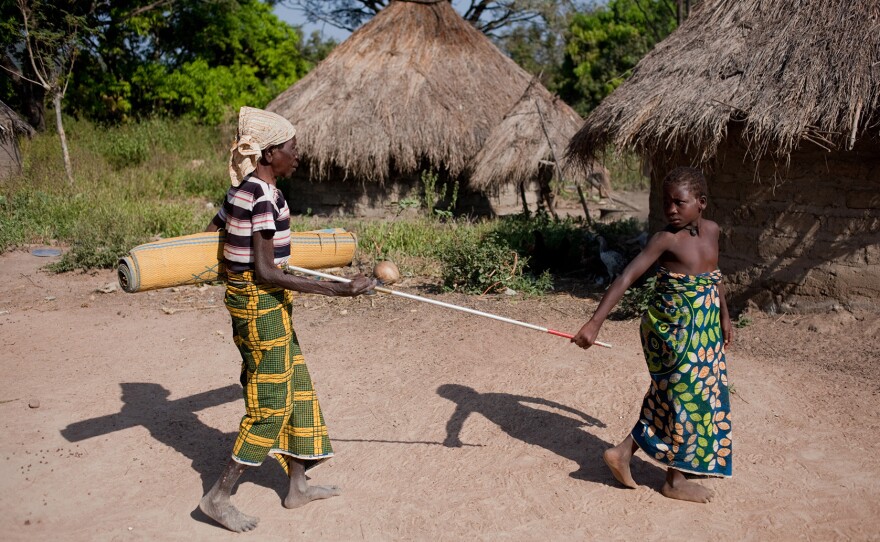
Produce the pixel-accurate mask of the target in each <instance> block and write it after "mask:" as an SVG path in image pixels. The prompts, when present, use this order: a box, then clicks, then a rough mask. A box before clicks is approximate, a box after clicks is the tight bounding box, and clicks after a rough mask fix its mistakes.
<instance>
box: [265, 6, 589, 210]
mask: <svg viewBox="0 0 880 542" xmlns="http://www.w3.org/2000/svg"><path fill="white" fill-rule="evenodd" d="M531 80H532V76H531V75H530V74H529V73H527V72H526V71H525V70H523V69H522V68H520V67H519V66H518V65H517V64H516V63H515V62H514V61H513V60H511V59H510V58H509V57H507V56H506V55H504V54H503V53H502V52H501V51H500V50H499V49H498V48H497V47H496V46H495V45H494V44H493V43H492V42H491V41H490V40H489V39H488V38H487V37H486V36H485V35H484V34H483V33H481V32H480V31H478V30H477V29H475V28H474V27H473V26H472V25H471V24H469V23H468V22H467V21H465V20H464V19H463V18H462V17H461V16H460V15H459V14H458V13H456V11H455V10H454V9H453V8H452V5H451V4H450V3H449V2H448V1H447V0H418V1H414V0H394V1H392V2H390V3H389V5H388V6H387V7H386V8H384V9H383V10H382V11H380V12H379V13H378V14H377V15H376V16H375V17H373V19H372V20H370V21H369V22H368V23H366V24H365V25H364V26H362V27H361V28H359V29H358V30H357V31H355V32H354V33H353V34H352V35H351V36H350V37H349V38H348V39H347V40H345V41H344V42H343V43H341V44H340V45H338V46H337V47H336V48H335V49H334V50H333V51H332V52H331V53H330V55H328V56H327V58H325V59H324V61H323V62H321V63H320V64H319V65H318V66H316V67H315V69H313V70H312V71H311V72H310V73H309V74H308V75H306V76H305V77H304V78H303V79H301V80H300V81H298V82H297V83H296V84H295V85H293V86H291V87H290V88H288V89H287V90H285V91H284V92H282V93H281V94H280V95H279V96H278V97H277V98H275V99H274V100H272V102H270V103H269V104H268V106H267V109H269V110H271V111H274V112H276V113H279V114H281V115H283V116H284V117H286V118H288V119H289V120H290V121H291V122H293V124H294V125H295V126H296V127H297V133H298V136H297V142H298V145H299V149H300V154H301V155H302V167H301V169H300V171H298V173H297V177H296V178H295V179H294V183H295V185H296V188H295V189H294V190H295V191H296V193H297V196H298V197H297V201H296V202H295V203H294V206H293V207H292V210H294V212H296V211H297V210H304V208H308V209H309V210H311V211H312V212H316V213H319V214H329V213H332V212H337V211H338V212H345V213H355V214H362V215H363V214H368V215H369V214H374V215H382V214H383V213H385V212H386V211H387V210H388V209H389V208H390V207H391V206H392V204H394V203H397V201H400V200H403V199H405V198H409V199H411V198H412V197H414V196H413V195H414V194H415V195H417V191H418V188H419V177H418V176H419V174H420V173H421V172H422V171H425V170H434V171H436V172H438V173H439V174H440V177H441V182H453V181H457V182H459V184H460V187H461V189H462V192H460V193H459V199H458V203H459V206H458V207H457V209H458V210H459V211H465V212H476V213H484V212H489V213H496V214H503V213H505V212H518V211H519V210H521V209H522V207H523V204H522V202H521V198H520V194H525V193H526V191H529V193H528V194H526V196H527V199H528V200H529V201H527V202H526V203H535V202H537V201H538V199H539V195H538V191H539V190H538V188H537V187H538V182H539V178H538V176H537V175H535V176H534V177H533V178H532V179H531V184H530V185H529V186H528V187H526V189H527V190H523V191H520V190H519V188H520V186H517V185H515V184H514V182H511V181H512V179H508V178H505V177H504V176H503V174H502V173H497V174H495V175H494V176H493V175H491V174H486V175H483V176H481V179H482V181H481V183H485V184H480V185H478V186H479V187H481V188H482V187H492V190H491V191H492V194H485V193H482V192H480V191H479V190H477V189H476V188H475V187H474V185H471V184H469V182H468V181H469V176H470V169H471V168H472V167H473V166H474V165H475V164H476V163H475V162H474V161H473V158H474V156H475V155H476V154H477V153H478V152H479V151H480V149H481V148H483V146H484V144H485V143H486V141H487V139H488V138H490V133H492V130H493V129H495V128H496V127H497V126H498V125H499V123H501V122H502V120H503V119H504V118H505V115H507V114H508V113H510V112H511V108H513V107H514V105H515V104H516V103H517V102H518V101H519V100H520V99H521V98H522V97H523V95H524V93H525V91H526V89H527V88H528V87H529V85H530V82H531ZM533 86H535V87H536V91H535V94H534V96H535V97H536V98H537V99H538V101H539V102H540V103H541V106H542V108H546V111H545V115H547V117H548V119H549V123H548V128H550V129H551V133H552V129H553V128H551V127H550V124H556V119H557V118H561V117H566V116H569V112H570V111H571V110H570V108H568V106H566V105H565V104H563V103H562V102H561V101H559V100H555V99H553V98H552V97H551V96H550V95H549V93H548V92H547V91H546V90H544V89H543V88H542V87H541V86H540V84H539V83H537V82H536V83H535V85H533ZM538 88H540V91H538V90H537V89H538ZM541 91H543V92H541ZM566 122H567V123H569V124H570V122H571V121H570V120H568V121H566ZM569 124H565V127H564V128H562V127H556V129H557V130H562V132H563V133H566V134H568V135H571V134H573V133H574V132H573V131H572V130H571V129H570V127H569ZM528 126H529V127H530V128H532V129H535V130H538V131H537V132H536V133H534V134H529V135H528V136H527V137H528V138H530V139H531V140H534V142H536V143H538V144H540V140H541V138H543V137H544V136H543V133H542V132H541V131H540V124H539V123H537V122H530V123H529V124H528ZM569 132H570V134H569ZM553 141H554V143H555V144H557V145H559V147H558V150H559V151H560V152H561V151H562V149H563V148H564V146H563V145H562V144H561V143H560V141H561V139H560V137H559V136H558V135H557V136H554V140H553ZM539 155H540V156H539ZM531 156H534V157H535V160H534V162H533V163H529V164H524V163H521V164H520V166H519V169H520V174H519V175H518V176H517V177H516V179H515V180H516V181H517V182H519V181H520V180H522V179H525V178H527V177H528V175H527V174H528V171H531V172H533V173H537V172H538V170H539V168H540V164H539V162H540V160H541V159H544V158H546V153H541V152H538V151H535V152H533V153H532V155H531ZM519 160H520V162H523V161H524V160H525V158H524V157H519ZM309 181H318V182H309ZM343 181H345V182H343ZM353 181H356V182H353ZM450 192H451V191H450ZM334 198H335V199H334ZM341 200H344V201H342V202H341V203H339V202H340V201H341ZM297 205H299V206H300V207H299V208H297ZM383 206H384V207H385V208H386V209H384V210H383V209H382V207H383Z"/></svg>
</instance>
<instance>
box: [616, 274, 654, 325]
mask: <svg viewBox="0 0 880 542" xmlns="http://www.w3.org/2000/svg"><path fill="white" fill-rule="evenodd" d="M656 283H657V278H656V277H654V276H651V277H650V278H648V279H647V280H646V281H645V282H644V283H643V284H641V285H639V286H637V285H633V286H632V287H630V288H629V289H628V290H627V291H626V292H624V294H623V298H622V299H621V300H620V304H618V306H617V311H615V312H616V313H617V314H616V315H615V316H616V317H618V318H622V319H628V318H638V317H639V316H641V315H642V314H644V313H645V311H647V310H648V308H649V307H650V306H651V300H652V299H653V298H654V286H655V285H656Z"/></svg>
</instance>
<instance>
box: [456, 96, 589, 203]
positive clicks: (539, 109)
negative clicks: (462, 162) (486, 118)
mask: <svg viewBox="0 0 880 542" xmlns="http://www.w3.org/2000/svg"><path fill="white" fill-rule="evenodd" d="M582 124H583V120H582V119H581V118H580V116H579V115H578V114H577V113H575V111H574V109H572V108H571V107H569V106H568V105H567V104H566V103H565V102H563V101H562V100H560V99H559V98H557V97H555V96H553V95H552V94H550V92H549V91H548V90H547V89H545V88H544V87H543V86H542V85H541V84H540V83H539V82H538V81H536V80H533V81H532V83H531V84H530V85H529V86H528V88H527V89H526V91H525V93H523V95H522V97H521V98H520V100H519V101H518V102H517V103H516V104H515V105H514V106H513V108H512V109H511V110H510V111H509V112H508V113H507V115H506V116H505V117H504V120H503V121H501V123H500V124H498V125H497V126H496V127H495V128H494V129H493V130H492V133H491V134H489V137H488V139H487V140H486V143H485V144H484V145H483V148H482V149H480V152H479V153H477V155H476V156H475V157H474V160H473V163H472V166H471V169H472V173H471V177H470V186H471V188H474V189H476V190H483V191H486V190H490V189H493V188H497V187H498V186H500V185H503V184H506V183H512V184H515V185H518V184H520V183H522V182H526V181H529V180H531V179H535V178H537V177H538V175H539V170H540V169H541V168H542V167H553V166H552V161H554V160H557V161H559V162H560V166H561V170H562V174H563V176H564V177H565V178H566V179H568V180H575V181H584V180H585V175H584V173H585V171H584V169H582V168H579V167H574V168H569V167H566V166H567V162H566V161H565V160H564V159H563V158H564V155H565V147H566V146H567V145H568V142H569V140H571V138H572V136H574V134H575V133H576V132H577V131H578V129H580V127H581V125H582ZM547 162H551V164H548V163H547Z"/></svg>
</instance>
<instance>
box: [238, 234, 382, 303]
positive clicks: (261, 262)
mask: <svg viewBox="0 0 880 542" xmlns="http://www.w3.org/2000/svg"><path fill="white" fill-rule="evenodd" d="M273 235H274V232H273V231H267V230H263V231H258V232H254V234H253V244H254V278H255V279H256V281H257V282H260V283H262V284H271V285H273V286H278V287H280V288H285V289H287V290H294V291H296V292H303V293H307V294H321V295H329V296H356V295H360V294H362V293H364V292H367V291H369V290H372V289H373V288H374V287H375V286H376V280H375V279H369V278H367V277H365V276H363V275H358V276H357V277H355V278H354V279H352V281H351V282H322V281H317V280H312V279H308V278H305V277H298V276H295V275H288V274H287V273H285V272H284V271H282V270H281V269H279V268H278V266H276V265H275V244H274V242H273V240H272V238H273Z"/></svg>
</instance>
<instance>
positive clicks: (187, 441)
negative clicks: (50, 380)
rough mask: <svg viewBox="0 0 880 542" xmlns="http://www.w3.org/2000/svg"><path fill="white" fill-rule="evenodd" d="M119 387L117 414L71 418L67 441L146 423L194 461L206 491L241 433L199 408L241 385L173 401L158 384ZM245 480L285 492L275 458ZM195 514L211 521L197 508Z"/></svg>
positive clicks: (230, 396)
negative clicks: (218, 424) (207, 418)
mask: <svg viewBox="0 0 880 542" xmlns="http://www.w3.org/2000/svg"><path fill="white" fill-rule="evenodd" d="M120 386H121V388H122V402H123V405H122V409H121V410H120V411H119V412H118V413H116V414H108V415H106V416H100V417H97V418H91V419H88V420H83V421H80V422H75V423H72V424H70V425H68V426H67V427H65V428H64V429H62V430H61V435H62V436H63V437H64V438H65V439H67V440H68V441H69V442H79V441H82V440H86V439H89V438H94V437H99V436H102V435H109V434H111V433H114V432H116V431H121V430H123V429H128V428H133V427H137V426H142V427H144V428H146V429H147V431H149V432H150V435H151V436H152V437H153V438H154V439H156V440H158V441H159V442H161V443H163V444H165V445H167V446H169V447H171V448H173V449H175V450H177V451H178V452H179V453H181V454H182V455H184V456H185V457H187V458H188V459H189V460H190V461H191V462H192V468H193V470H194V471H196V472H197V473H199V475H200V476H201V478H202V493H203V494H204V493H206V492H207V491H208V489H210V488H211V486H212V485H214V482H215V481H216V480H217V477H218V476H220V472H221V471H222V469H223V466H224V465H225V464H226V462H227V461H228V460H229V456H230V453H231V452H232V445H233V443H234V442H235V438H236V435H237V432H232V433H224V432H223V431H220V430H219V429H215V428H213V427H210V426H208V425H206V424H205V423H203V422H202V421H201V420H199V417H198V416H197V415H196V412H198V411H200V410H205V409H207V408H211V407H215V406H219V405H222V404H225V403H231V402H234V401H238V400H241V399H242V391H241V386H240V385H237V384H233V385H229V386H226V387H223V388H219V389H215V390H211V391H206V392H203V393H197V394H195V395H190V396H189V397H182V398H180V399H174V400H169V399H168V397H169V396H170V395H171V392H169V391H168V390H166V389H165V388H164V387H162V386H161V385H159V384H153V383H146V382H124V383H122V384H120ZM243 410H244V409H243V408H242V411H243ZM230 422H232V420H230ZM267 459H268V458H267ZM242 481H250V482H253V483H255V484H257V485H260V486H263V487H267V488H269V489H272V490H273V491H275V492H276V493H278V495H279V497H280V498H281V499H283V498H284V497H285V496H286V495H287V489H288V481H287V477H286V475H285V473H284V471H283V470H282V469H281V467H280V465H277V464H276V462H275V461H274V460H272V459H269V460H267V461H266V462H264V464H263V465H262V467H261V468H257V469H248V470H247V471H246V472H245V474H244V476H242ZM236 487H240V484H239V485H237V486H236ZM193 518H195V519H197V520H200V521H204V522H206V523H213V521H212V520H210V519H208V517H207V516H205V515H204V514H202V513H201V512H200V511H198V509H196V511H194V512H193Z"/></svg>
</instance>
